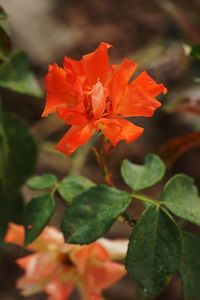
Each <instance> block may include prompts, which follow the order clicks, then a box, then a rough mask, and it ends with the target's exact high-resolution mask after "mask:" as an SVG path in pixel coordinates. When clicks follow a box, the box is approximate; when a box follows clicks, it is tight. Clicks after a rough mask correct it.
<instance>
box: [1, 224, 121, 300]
mask: <svg viewBox="0 0 200 300" xmlns="http://www.w3.org/2000/svg"><path fill="white" fill-rule="evenodd" d="M23 238H24V228H23V227H22V226H20V225H16V224H13V223H11V224H10V226H9V230H8V232H7V235H6V237H5V241H6V242H7V243H13V244H17V245H23ZM27 248H28V249H29V250H32V251H36V253H34V254H31V255H28V256H25V257H22V258H20V259H17V264H18V265H19V266H20V267H21V268H22V269H24V270H25V275H24V276H22V277H21V278H19V279H18V281H17V287H18V288H19V289H21V291H22V295H24V296H29V295H33V294H35V293H38V292H41V291H44V292H45V293H47V294H48V295H49V297H48V300H66V299H68V297H69V296H70V294H71V293H72V291H73V289H74V288H75V286H76V287H78V290H79V292H80V294H81V298H82V299H84V300H101V299H103V298H102V296H101V291H102V290H104V289H105V288H107V287H108V286H110V285H112V284H113V283H114V282H116V281H117V280H119V279H120V278H121V277H123V276H124V275H125V268H124V266H123V265H121V264H119V263H115V262H112V261H111V258H112V256H113V258H114V259H120V258H122V257H124V256H125V253H126V250H127V241H113V242H111V241H109V240H107V239H100V240H99V241H98V242H95V243H92V244H89V245H86V246H79V245H71V244H66V243H64V239H63V235H62V233H61V232H59V231H58V230H57V229H56V228H54V227H50V226H48V227H46V228H45V229H44V231H43V232H42V233H41V234H40V236H39V237H38V238H37V239H36V240H35V241H34V242H33V243H32V244H30V245H28V246H27ZM109 249H110V250H109Z"/></svg>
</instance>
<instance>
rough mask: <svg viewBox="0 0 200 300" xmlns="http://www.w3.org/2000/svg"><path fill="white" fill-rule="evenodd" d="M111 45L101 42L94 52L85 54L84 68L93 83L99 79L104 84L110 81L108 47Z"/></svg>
mask: <svg viewBox="0 0 200 300" xmlns="http://www.w3.org/2000/svg"><path fill="white" fill-rule="evenodd" d="M110 47H112V46H111V45H109V44H107V43H103V42H101V43H100V44H99V46H98V48H97V49H96V50H95V51H94V52H92V53H89V54H86V55H84V56H83V58H82V64H83V68H84V71H85V74H86V76H87V78H88V81H89V83H90V84H91V85H94V84H95V83H96V82H97V81H98V80H99V81H100V82H101V83H102V84H105V83H106V82H107V81H108V79H109V74H110V66H109V62H108V49H109V48H110Z"/></svg>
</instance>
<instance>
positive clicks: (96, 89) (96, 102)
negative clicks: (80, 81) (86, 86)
mask: <svg viewBox="0 0 200 300" xmlns="http://www.w3.org/2000/svg"><path fill="white" fill-rule="evenodd" d="M91 98H92V111H93V115H94V117H95V118H99V117H100V116H101V115H102V114H103V112H104V110H105V107H106V96H105V93H104V88H103V85H102V83H101V82H100V81H98V82H97V83H96V84H95V85H93V88H92V91H91Z"/></svg>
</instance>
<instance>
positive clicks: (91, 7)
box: [0, 0, 200, 300]
mask: <svg viewBox="0 0 200 300" xmlns="http://www.w3.org/2000/svg"><path fill="white" fill-rule="evenodd" d="M0 5H2V7H3V8H4V9H5V10H6V12H7V13H8V15H9V24H10V27H11V30H12V34H13V48H14V49H18V48H20V49H23V50H25V51H26V52H27V53H28V55H29V57H30V61H31V66H32V70H33V71H34V72H35V74H36V76H37V78H38V81H39V84H40V86H41V87H42V89H44V76H45V74H46V72H47V69H48V65H49V64H52V63H54V62H57V63H59V64H60V65H61V64H62V61H63V57H64V56H70V57H72V58H74V59H80V58H81V56H82V55H83V54H85V53H88V52H91V51H93V50H94V49H95V48H96V47H97V45H98V43H99V42H100V41H105V42H108V43H111V44H113V46H114V48H113V49H111V50H110V57H111V62H112V63H120V62H121V61H122V59H123V58H124V57H127V58H129V59H132V60H136V61H137V63H138V65H139V67H138V70H137V74H138V73H140V72H141V71H143V70H147V71H148V72H149V73H150V74H151V76H152V77H153V78H155V79H156V81H157V82H163V83H164V84H165V85H166V87H167V88H168V90H169V92H168V95H167V96H165V97H163V98H162V99H161V100H163V108H161V109H159V110H158V111H157V112H156V114H155V116H154V117H153V118H149V119H147V118H146V119H145V118H137V119H136V120H134V122H135V123H136V124H138V125H141V126H144V127H145V133H144V135H143V136H142V137H141V138H139V139H138V140H137V141H135V142H134V143H131V144H128V145H127V144H125V143H123V142H122V143H120V145H119V146H118V147H117V148H116V149H115V150H114V151H113V152H112V154H111V155H110V156H109V159H108V161H109V167H110V169H111V170H112V172H113V173H114V180H115V182H116V184H117V185H118V186H119V187H122V188H125V187H124V185H123V182H122V180H121V177H120V175H119V174H120V173H119V168H120V163H121V160H122V159H123V158H124V157H128V158H129V159H130V160H132V161H134V162H136V163H142V162H143V160H144V156H145V154H147V153H149V152H154V153H158V154H162V149H163V144H164V143H166V142H167V141H168V140H170V139H172V138H175V137H178V136H183V135H185V134H187V133H189V132H191V131H194V130H197V129H199V128H200V127H199V126H200V122H199V109H200V84H199V83H196V82H195V81H194V76H195V75H198V72H199V75H200V68H199V69H198V68H197V67H196V66H195V65H194V64H193V60H192V58H190V57H188V56H187V55H186V54H187V52H188V49H189V47H190V46H192V45H194V44H198V43H199V44H200V1H199V0H190V1H188V0H171V1H170V0H149V1H147V0H124V1H121V0H110V1H107V0H101V1H98V0H97V1H93V0H85V1H82V0H73V1H66V0H34V1H30V0H0ZM2 95H3V104H4V107H5V108H6V109H7V110H9V111H13V112H15V113H17V114H18V115H20V116H21V117H23V118H24V119H25V120H26V122H27V123H28V124H29V126H30V128H31V130H32V133H33V134H34V136H35V138H36V139H37V141H38V144H39V159H38V167H37V171H36V173H37V174H41V173H43V172H53V173H55V174H56V175H57V176H58V177H59V178H62V177H63V176H65V175H66V174H68V173H69V172H71V171H80V172H81V174H83V175H85V176H87V177H89V178H91V179H92V180H94V181H96V182H98V183H100V182H103V177H102V175H101V172H100V171H99V169H98V167H97V164H96V161H95V157H94V155H93V153H92V151H91V150H90V148H91V147H90V146H91V144H89V145H86V146H85V147H83V148H82V149H81V151H78V152H77V153H76V154H75V155H74V156H73V157H72V158H70V159H69V158H66V157H64V156H63V155H62V154H59V153H58V152H56V151H53V150H52V149H53V145H54V144H55V143H56V141H58V140H59V139H60V137H61V136H62V135H63V134H64V133H65V131H66V126H65V125H63V122H62V121H60V120H59V119H57V118H56V117H55V116H53V115H52V116H50V117H48V118H45V119H41V112H42V110H43V107H44V103H45V97H43V99H35V98H32V97H29V96H24V95H19V94H16V93H14V92H11V91H8V90H3V91H2ZM185 104H187V105H188V106H190V107H191V106H192V107H193V108H194V109H193V111H192V110H191V109H190V112H188V109H182V108H183V107H185V106H184V105H185ZM191 111H192V112H193V113H191ZM197 112H198V113H197ZM92 143H97V144H98V139H94V140H93V141H92ZM199 154H200V149H199V147H198V146H196V147H194V148H192V149H190V151H187V152H186V153H184V155H182V156H181V157H180V158H179V159H178V160H177V161H176V162H175V163H174V164H173V166H171V168H170V169H169V171H168V174H167V177H169V176H170V175H172V174H174V173H176V172H184V173H186V174H188V175H190V176H192V177H194V178H195V182H196V184H197V185H198V186H200V175H199V165H198V163H197V162H198V161H199V160H198V159H199ZM165 180H166V179H165ZM162 186H163V182H162V183H161V184H159V185H157V186H156V187H154V188H151V189H149V190H148V191H147V192H148V194H149V195H150V196H152V197H158V196H159V192H160V190H161V187H162ZM23 192H24V194H25V196H26V199H27V201H28V199H30V197H31V193H30V191H29V190H28V189H27V188H26V187H24V188H23ZM62 210H63V207H62V206H61V207H60V208H59V209H58V211H57V213H56V215H55V217H54V219H53V221H52V223H53V224H54V225H57V224H58V220H59V218H60V215H61V212H62ZM130 210H131V213H132V214H133V215H134V216H136V217H137V215H138V214H139V213H140V212H141V207H140V206H139V204H138V203H135V204H134V205H133V206H132V207H131V208H130ZM129 234H130V228H129V226H128V225H127V224H121V223H119V224H118V223H116V224H115V225H114V226H113V228H112V229H111V231H110V232H109V233H108V237H111V238H119V237H128V236H129ZM19 255H20V250H19V249H17V248H16V249H12V250H10V252H9V254H4V255H1V257H0V261H1V267H0V299H1V300H21V299H24V298H23V297H22V296H20V295H19V292H18V291H16V289H15V280H16V278H18V277H19V276H20V275H21V274H22V272H21V270H20V269H19V268H18V267H17V266H16V265H15V264H14V259H15V258H17V257H18V256H19ZM73 297H74V298H72V299H77V298H76V295H74V296H73ZM105 297H107V299H115V300H124V299H126V300H129V299H130V300H137V299H139V298H138V295H137V289H136V286H135V284H134V283H133V282H132V280H130V279H129V278H127V279H124V280H122V281H121V282H120V283H118V284H116V285H115V286H113V287H111V288H110V289H109V290H108V291H107V292H106V293H105ZM45 298H46V296H44V295H42V294H41V295H36V296H32V297H29V298H27V299H29V300H42V299H45ZM156 299H157V300H158V299H159V300H160V299H162V300H165V299H166V300H167V299H172V300H180V299H182V297H181V291H180V282H179V280H178V278H175V279H173V280H172V282H171V284H170V286H169V288H168V289H167V291H165V292H163V294H162V295H160V296H158V297H157V298H156Z"/></svg>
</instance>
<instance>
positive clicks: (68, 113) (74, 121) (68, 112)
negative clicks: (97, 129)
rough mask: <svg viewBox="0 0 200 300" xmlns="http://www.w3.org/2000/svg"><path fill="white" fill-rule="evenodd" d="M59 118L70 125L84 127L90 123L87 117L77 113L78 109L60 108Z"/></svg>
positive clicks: (58, 109) (57, 111)
mask: <svg viewBox="0 0 200 300" xmlns="http://www.w3.org/2000/svg"><path fill="white" fill-rule="evenodd" d="M56 113H57V115H58V117H59V118H60V119H62V120H64V121H65V122H66V124H68V125H84V124H87V123H88V118H87V115H86V114H84V113H82V112H80V111H77V109H76V110H75V109H66V108H63V107H59V108H57V109H56Z"/></svg>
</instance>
